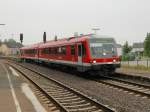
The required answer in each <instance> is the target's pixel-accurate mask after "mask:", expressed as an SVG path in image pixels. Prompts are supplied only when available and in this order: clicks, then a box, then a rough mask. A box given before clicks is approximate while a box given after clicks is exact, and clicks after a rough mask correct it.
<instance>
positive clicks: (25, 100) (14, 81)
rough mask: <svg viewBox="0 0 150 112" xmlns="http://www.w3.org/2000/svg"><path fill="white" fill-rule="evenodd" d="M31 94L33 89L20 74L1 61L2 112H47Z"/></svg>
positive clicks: (0, 102) (0, 90) (0, 103)
mask: <svg viewBox="0 0 150 112" xmlns="http://www.w3.org/2000/svg"><path fill="white" fill-rule="evenodd" d="M31 94H32V95H34V93H33V91H32V89H31V88H30V86H29V85H28V83H27V82H26V81H25V80H24V79H23V78H22V77H21V76H20V74H19V73H17V72H16V71H15V70H14V69H13V68H11V67H10V66H8V65H6V64H4V62H3V61H2V60H0V112H46V110H45V109H44V107H43V106H42V105H41V103H40V102H39V101H38V99H37V98H36V96H35V95H34V96H31ZM28 95H29V96H28Z"/></svg>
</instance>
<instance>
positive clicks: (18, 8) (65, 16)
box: [0, 0, 150, 44]
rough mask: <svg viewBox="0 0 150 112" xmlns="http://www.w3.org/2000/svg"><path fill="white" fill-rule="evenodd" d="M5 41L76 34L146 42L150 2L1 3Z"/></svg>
mask: <svg viewBox="0 0 150 112" xmlns="http://www.w3.org/2000/svg"><path fill="white" fill-rule="evenodd" d="M0 23H5V24H6V26H0V35H1V37H0V38H1V39H4V38H11V37H13V38H14V39H18V40H19V33H20V32H22V33H24V44H28V43H29V44H31V43H35V42H39V41H41V40H42V35H43V32H44V31H46V32H47V39H49V40H50V39H53V38H54V36H55V35H58V37H59V38H62V37H68V36H72V35H73V34H74V32H79V33H84V34H86V33H93V31H92V30H91V29H92V28H93V27H99V28H100V29H101V30H100V31H98V34H100V35H109V36H113V37H115V39H116V40H117V42H118V43H121V44H122V43H124V42H125V41H126V40H127V41H129V43H130V44H131V43H133V42H142V41H143V40H144V37H145V36H146V33H147V32H150V0H0Z"/></svg>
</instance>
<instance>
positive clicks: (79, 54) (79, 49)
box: [78, 45, 82, 56]
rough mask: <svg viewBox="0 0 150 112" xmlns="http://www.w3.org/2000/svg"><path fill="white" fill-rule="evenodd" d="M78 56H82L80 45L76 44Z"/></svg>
mask: <svg viewBox="0 0 150 112" xmlns="http://www.w3.org/2000/svg"><path fill="white" fill-rule="evenodd" d="M78 56H82V46H81V45H78Z"/></svg>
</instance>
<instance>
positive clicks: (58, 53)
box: [20, 34, 120, 73]
mask: <svg viewBox="0 0 150 112" xmlns="http://www.w3.org/2000/svg"><path fill="white" fill-rule="evenodd" d="M20 58H21V60H24V61H35V62H38V63H47V64H51V65H60V66H66V67H70V68H75V69H77V70H78V71H81V72H91V71H94V72H95V71H97V72H110V73H111V72H114V71H115V69H116V68H117V67H120V63H119V57H118V55H117V48H116V42H115V40H114V39H113V38H109V37H105V36H98V35H94V34H89V35H81V36H77V37H70V38H64V39H58V40H52V41H47V42H46V43H38V44H34V45H31V46H25V47H22V48H21V49H20Z"/></svg>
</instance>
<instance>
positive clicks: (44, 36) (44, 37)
mask: <svg viewBox="0 0 150 112" xmlns="http://www.w3.org/2000/svg"><path fill="white" fill-rule="evenodd" d="M43 42H44V43H46V32H44V34H43Z"/></svg>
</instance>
